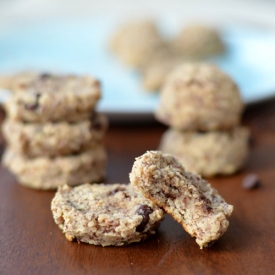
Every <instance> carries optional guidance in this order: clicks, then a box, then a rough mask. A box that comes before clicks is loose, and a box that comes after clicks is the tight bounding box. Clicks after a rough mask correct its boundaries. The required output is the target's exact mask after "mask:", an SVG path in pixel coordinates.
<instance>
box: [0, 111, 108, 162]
mask: <svg viewBox="0 0 275 275" xmlns="http://www.w3.org/2000/svg"><path fill="white" fill-rule="evenodd" d="M107 127H108V121H107V118H106V117H105V116H104V115H103V114H97V113H95V112H94V113H93V114H92V115H91V118H90V119H89V120H84V121H80V122H78V123H68V122H66V121H63V122H57V123H52V122H46V123H44V124H39V123H21V122H17V121H13V120H10V119H7V120H6V121H4V122H3V125H2V130H3V134H4V136H5V138H6V140H7V143H8V145H9V146H10V147H11V148H12V150H13V151H15V152H17V153H19V154H23V155H25V156H28V157H38V156H44V157H55V156H60V155H63V156H65V155H69V154H75V153H79V152H83V151H85V150H86V149H89V148H91V147H95V146H97V145H99V144H101V143H102V140H103V137H104V135H105V132H106V130H107Z"/></svg>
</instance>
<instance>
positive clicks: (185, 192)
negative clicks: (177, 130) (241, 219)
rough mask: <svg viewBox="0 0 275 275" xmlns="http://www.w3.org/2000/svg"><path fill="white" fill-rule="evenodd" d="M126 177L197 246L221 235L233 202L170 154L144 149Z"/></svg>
mask: <svg viewBox="0 0 275 275" xmlns="http://www.w3.org/2000/svg"><path fill="white" fill-rule="evenodd" d="M130 181H131V183H132V184H133V185H134V186H135V187H136V188H137V189H138V190H139V191H141V192H142V194H143V195H144V196H145V197H146V198H148V199H151V200H152V201H153V202H155V203H156V204H157V205H158V206H160V207H162V208H164V210H165V211H166V212H167V213H169V214H170V215H172V217H173V218H174V219H175V220H176V221H177V222H179V223H180V224H181V225H182V226H183V228H184V229H185V230H186V231H187V232H188V233H189V234H190V235H191V236H192V237H196V242H197V244H198V245H199V246H200V248H203V247H207V246H209V245H210V244H211V243H212V242H213V241H215V240H217V239H218V238H219V237H221V236H222V235H223V234H224V233H225V232H226V230H227V228H228V226H229V221H228V220H227V219H228V217H229V216H230V215H231V214H232V211H233V206H232V205H230V204H227V203H226V202H225V200H224V199H223V198H222V197H221V196H220V195H219V194H218V192H217V190H215V189H213V188H212V187H211V185H210V184H209V183H208V182H207V181H206V180H203V179H202V178H201V177H200V176H199V175H196V174H192V173H189V172H186V171H185V169H184V168H183V167H182V165H181V164H180V162H179V161H177V160H176V159H175V158H174V157H173V156H172V155H169V154H162V153H161V152H158V151H148V152H147V153H145V154H144V155H142V156H140V157H138V158H136V161H135V163H134V165H133V169H132V172H131V173H130Z"/></svg>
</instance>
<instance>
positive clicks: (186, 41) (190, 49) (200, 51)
mask: <svg viewBox="0 0 275 275" xmlns="http://www.w3.org/2000/svg"><path fill="white" fill-rule="evenodd" d="M171 44H172V47H173V48H174V49H175V50H176V51H177V52H178V53H179V54H183V55H184V56H189V57H193V58H197V59H201V58H204V57H208V56H211V55H217V54H220V53H222V52H224V50H225V47H224V44H223V42H222V40H221V38H220V36H219V33H218V32H217V31H216V30H215V29H213V28H211V27H207V26H203V25H189V26H186V27H185V28H184V29H183V30H182V31H181V32H180V33H179V34H178V35H177V36H176V37H175V38H174V39H173V41H172V42H171Z"/></svg>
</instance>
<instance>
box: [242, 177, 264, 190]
mask: <svg viewBox="0 0 275 275" xmlns="http://www.w3.org/2000/svg"><path fill="white" fill-rule="evenodd" d="M259 186H260V180H259V177H258V175H257V174H248V175H247V176H245V177H244V179H243V182H242V187H243V188H244V189H253V188H257V187H259Z"/></svg>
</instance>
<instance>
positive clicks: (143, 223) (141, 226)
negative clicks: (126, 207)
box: [136, 204, 153, 232]
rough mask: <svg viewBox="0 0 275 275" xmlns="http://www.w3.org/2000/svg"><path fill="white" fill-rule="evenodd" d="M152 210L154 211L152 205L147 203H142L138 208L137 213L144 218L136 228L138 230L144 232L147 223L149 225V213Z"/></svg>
mask: <svg viewBox="0 0 275 275" xmlns="http://www.w3.org/2000/svg"><path fill="white" fill-rule="evenodd" d="M152 212H153V209H152V208H151V207H149V206H148V205H146V204H143V205H141V206H140V207H139V208H138V209H137V211H136V213H137V214H138V215H141V216H142V218H143V219H142V221H141V223H140V224H139V225H138V226H137V228H136V231H137V232H143V230H144V229H145V227H146V225H147V223H148V221H149V215H150V214H151V213H152Z"/></svg>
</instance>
